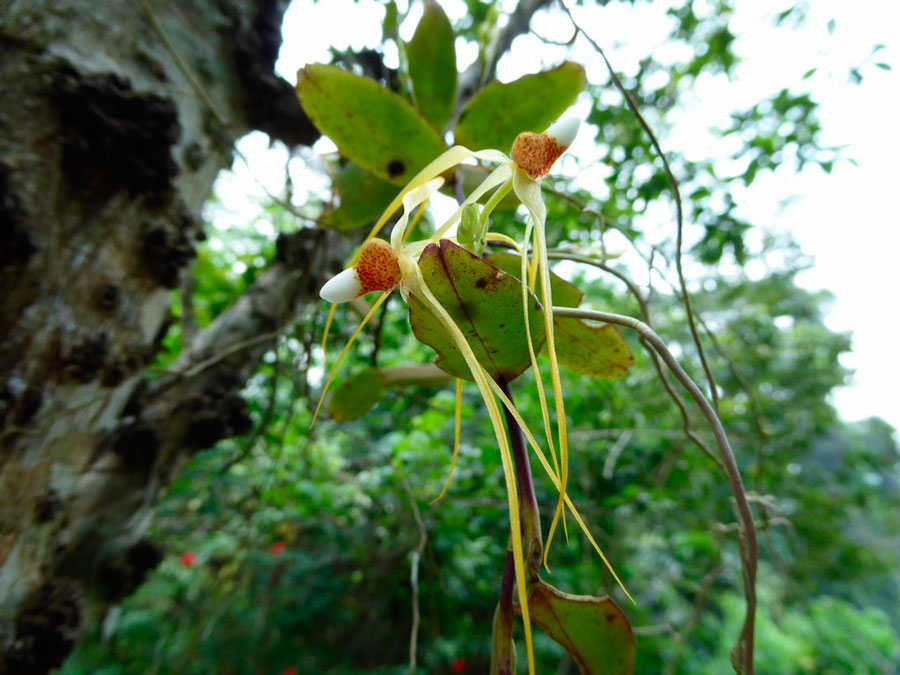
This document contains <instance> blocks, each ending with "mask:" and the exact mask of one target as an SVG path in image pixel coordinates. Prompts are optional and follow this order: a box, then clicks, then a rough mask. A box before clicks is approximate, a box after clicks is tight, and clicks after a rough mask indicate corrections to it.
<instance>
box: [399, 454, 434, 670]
mask: <svg viewBox="0 0 900 675" xmlns="http://www.w3.org/2000/svg"><path fill="white" fill-rule="evenodd" d="M391 466H392V467H393V468H394V474H395V475H396V476H397V480H398V481H399V483H400V487H402V488H403V492H405V493H406V498H407V500H408V501H409V506H410V508H411V509H412V513H413V518H415V520H416V527H417V528H418V529H419V544H418V546H416V548H415V549H414V550H413V551H412V552H410V571H409V586H410V589H411V591H412V628H410V631H409V672H410V675H415V673H416V667H417V666H416V660H417V651H418V642H419V620H420V615H419V561H420V560H421V559H422V554H423V553H425V546H426V545H427V544H428V531H427V530H426V529H425V522H424V521H423V520H422V514H421V512H420V511H419V505H418V504H417V503H416V498H415V496H414V495H413V493H412V489H410V487H409V483H408V482H407V480H406V478H405V477H404V476H403V474H402V473H400V470H399V469H398V468H397V466H396V465H395V464H394V463H393V462H391Z"/></svg>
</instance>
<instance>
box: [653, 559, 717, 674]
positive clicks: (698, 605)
mask: <svg viewBox="0 0 900 675" xmlns="http://www.w3.org/2000/svg"><path fill="white" fill-rule="evenodd" d="M721 573H722V566H721V565H716V566H715V567H714V568H712V569H711V570H710V571H709V572H707V573H706V576H704V577H703V581H702V582H701V583H700V585H699V588H698V589H697V595H696V596H694V604H693V607H692V608H691V616H690V617H689V618H688V620H687V623H686V624H685V625H684V628H682V629H681V631H680V632H676V633H675V654H674V655H673V656H672V657H671V658H670V659H669V663H668V665H667V667H666V671H665V672H666V675H669V674H670V673H674V672H675V668H676V666H677V665H678V661H679V660H680V659H681V654H682V652H683V651H684V645H685V643H686V642H687V639H688V637H689V636H690V634H691V633H692V632H693V630H694V629H695V628H696V627H697V623H698V622H699V621H700V615H701V614H702V613H703V608H704V606H705V605H706V598H707V596H708V595H709V591H710V589H711V588H712V585H713V582H715V580H716V578H717V577H718V576H719V574H721Z"/></svg>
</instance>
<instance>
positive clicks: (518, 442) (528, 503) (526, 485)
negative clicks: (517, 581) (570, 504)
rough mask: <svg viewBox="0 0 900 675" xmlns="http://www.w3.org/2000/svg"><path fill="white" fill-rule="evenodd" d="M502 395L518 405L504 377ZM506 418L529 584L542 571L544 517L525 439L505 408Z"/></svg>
mask: <svg viewBox="0 0 900 675" xmlns="http://www.w3.org/2000/svg"><path fill="white" fill-rule="evenodd" d="M497 384H498V385H499V386H500V389H501V391H502V392H503V393H504V394H506V397H507V398H508V399H509V400H510V402H511V403H513V404H514V403H515V402H514V401H513V397H512V391H511V390H510V388H509V383H508V382H507V381H506V380H504V379H503V378H502V377H501V378H498V379H497ZM503 414H504V416H505V417H506V428H507V430H508V433H509V441H510V446H511V448H512V454H513V461H514V462H515V465H516V483H517V484H518V487H519V513H520V514H521V519H522V539H523V541H524V549H525V552H526V555H527V558H526V561H525V563H526V572H527V573H528V579H529V581H533V580H535V579H537V578H538V571H539V570H540V567H541V554H542V553H543V543H542V541H543V537H542V536H541V515H540V512H539V511H538V503H537V497H536V496H535V494H534V479H533V478H532V477H531V464H530V463H529V461H528V452H527V451H526V449H525V436H524V434H523V433H522V429H521V428H520V427H519V423H518V422H516V419H515V418H514V417H513V416H512V414H511V413H510V412H509V410H507V409H506V406H503Z"/></svg>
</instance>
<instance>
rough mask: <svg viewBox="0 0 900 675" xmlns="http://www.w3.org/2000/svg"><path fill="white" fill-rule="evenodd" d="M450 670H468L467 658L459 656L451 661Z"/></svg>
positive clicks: (459, 671)
mask: <svg viewBox="0 0 900 675" xmlns="http://www.w3.org/2000/svg"><path fill="white" fill-rule="evenodd" d="M450 670H452V671H453V672H454V673H464V672H466V660H465V659H464V658H463V657H461V656H457V657H456V658H455V659H453V660H452V661H451V662H450Z"/></svg>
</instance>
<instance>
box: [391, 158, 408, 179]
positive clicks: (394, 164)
mask: <svg viewBox="0 0 900 675" xmlns="http://www.w3.org/2000/svg"><path fill="white" fill-rule="evenodd" d="M404 171H406V165H405V164H404V163H403V162H401V161H400V160H399V159H394V160H391V161H390V162H388V165H387V172H388V176H390V177H391V178H395V177H396V176H399V175H400V174H402V173H403V172H404Z"/></svg>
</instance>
